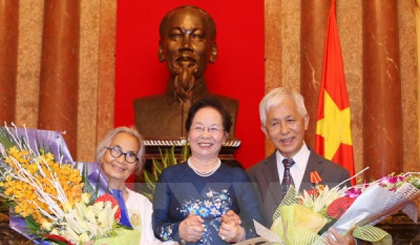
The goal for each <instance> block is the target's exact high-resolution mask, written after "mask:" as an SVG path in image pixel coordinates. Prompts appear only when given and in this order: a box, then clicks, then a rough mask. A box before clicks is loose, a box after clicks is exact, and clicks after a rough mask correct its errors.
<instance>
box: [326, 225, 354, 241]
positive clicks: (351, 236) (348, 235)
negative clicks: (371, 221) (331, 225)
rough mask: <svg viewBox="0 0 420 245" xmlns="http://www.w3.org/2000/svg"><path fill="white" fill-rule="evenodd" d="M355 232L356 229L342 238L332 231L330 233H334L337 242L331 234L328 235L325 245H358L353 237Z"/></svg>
mask: <svg viewBox="0 0 420 245" xmlns="http://www.w3.org/2000/svg"><path fill="white" fill-rule="evenodd" d="M353 231H354V228H353V229H351V230H350V231H349V232H348V233H347V235H345V236H342V235H340V233H338V232H337V231H336V230H334V229H330V230H329V232H331V233H332V235H333V236H334V237H335V240H334V238H333V237H332V236H331V234H327V236H326V241H325V243H326V244H327V245H356V240H354V237H353Z"/></svg>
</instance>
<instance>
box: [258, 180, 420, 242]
mask: <svg viewBox="0 0 420 245" xmlns="http://www.w3.org/2000/svg"><path fill="white" fill-rule="evenodd" d="M418 197H420V178H419V177H418V175H417V173H406V174H400V175H389V176H386V177H384V178H382V179H380V180H378V181H374V182H372V183H369V184H362V185H358V186H355V187H350V188H348V187H342V188H340V187H339V186H337V187H334V188H331V189H330V188H329V187H328V186H322V185H316V186H315V188H314V189H312V190H310V191H304V192H303V194H298V193H296V191H295V189H294V188H293V187H292V188H291V189H290V190H289V192H288V193H287V194H286V196H285V198H284V199H283V201H282V203H281V204H280V205H279V207H278V208H277V210H276V212H275V214H274V216H273V220H274V222H273V225H272V227H271V229H270V230H268V229H266V228H265V227H263V226H262V225H260V224H256V229H257V233H258V234H259V235H260V236H262V237H264V238H265V239H266V240H267V241H269V242H275V243H278V244H289V245H291V244H299V245H304V244H325V243H324V239H323V237H324V236H325V235H326V233H327V232H328V229H329V228H334V229H335V230H337V231H338V232H339V233H340V234H342V235H345V234H346V233H347V232H348V231H350V230H351V229H352V228H353V227H355V229H354V231H353V236H354V237H355V238H358V239H360V240H364V241H368V242H372V243H375V244H387V245H388V244H389V245H390V244H392V238H391V236H390V235H389V234H388V233H386V232H385V231H383V230H381V229H379V228H377V227H374V225H375V224H377V223H378V222H380V221H381V220H383V219H384V218H386V217H388V216H390V215H392V214H394V213H396V212H398V211H399V210H402V211H403V212H404V213H406V214H407V215H408V216H409V217H410V218H411V219H412V220H413V221H414V222H416V223H417V217H418V216H417V206H416V204H415V203H414V202H413V201H414V200H415V199H417V198H418Z"/></svg>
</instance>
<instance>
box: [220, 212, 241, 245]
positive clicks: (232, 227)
mask: <svg viewBox="0 0 420 245" xmlns="http://www.w3.org/2000/svg"><path fill="white" fill-rule="evenodd" d="M241 223H242V221H241V218H240V217H239V216H238V215H237V214H236V213H235V212H233V211H232V210H229V211H228V212H227V213H226V214H224V215H222V224H221V226H220V229H219V237H220V238H222V240H225V241H226V242H229V243H237V242H240V241H243V240H245V229H244V228H243V227H242V226H241Z"/></svg>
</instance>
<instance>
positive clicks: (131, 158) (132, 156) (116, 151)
mask: <svg viewBox="0 0 420 245" xmlns="http://www.w3.org/2000/svg"><path fill="white" fill-rule="evenodd" d="M105 148H106V149H108V150H109V153H111V156H112V157H113V158H119V157H120V156H121V155H124V157H125V161H126V162H128V163H130V164H131V163H135V162H137V161H138V160H139V159H138V158H137V156H136V153H134V152H132V151H129V152H123V151H122V150H121V149H120V148H119V147H117V146H114V147H105Z"/></svg>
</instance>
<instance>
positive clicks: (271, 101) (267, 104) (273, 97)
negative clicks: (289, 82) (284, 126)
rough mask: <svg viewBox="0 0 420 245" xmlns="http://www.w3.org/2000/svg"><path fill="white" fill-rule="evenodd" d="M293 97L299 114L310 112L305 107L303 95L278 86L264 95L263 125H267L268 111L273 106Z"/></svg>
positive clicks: (262, 106) (262, 108)
mask: <svg viewBox="0 0 420 245" xmlns="http://www.w3.org/2000/svg"><path fill="white" fill-rule="evenodd" d="M288 98H290V99H292V100H293V102H295V105H296V107H297V110H298V112H299V114H300V115H301V116H302V117H304V116H306V115H307V114H308V111H307V110H306V107H305V102H304V99H303V96H302V95H301V94H299V93H296V92H294V91H292V90H290V89H288V88H285V87H278V88H275V89H273V90H271V91H270V92H269V93H268V94H266V95H265V96H264V98H263V99H262V100H261V103H260V119H261V125H263V126H264V125H266V122H267V112H268V111H269V110H270V108H271V107H274V106H278V105H280V104H281V103H283V101H285V100H286V99H288Z"/></svg>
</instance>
